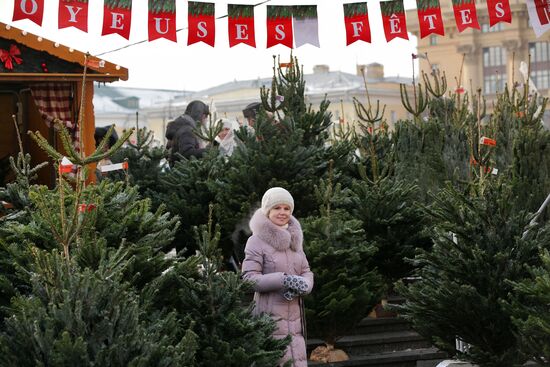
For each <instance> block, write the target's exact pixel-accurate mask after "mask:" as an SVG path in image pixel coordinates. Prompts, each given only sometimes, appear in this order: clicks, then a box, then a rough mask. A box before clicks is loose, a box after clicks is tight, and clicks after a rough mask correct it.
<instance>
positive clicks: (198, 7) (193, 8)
mask: <svg viewBox="0 0 550 367" xmlns="http://www.w3.org/2000/svg"><path fill="white" fill-rule="evenodd" d="M214 12H215V4H214V3H201V2H198V1H190V2H189V5H188V14H189V15H190V16H194V17H199V16H214Z"/></svg>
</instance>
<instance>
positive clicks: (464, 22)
mask: <svg viewBox="0 0 550 367" xmlns="http://www.w3.org/2000/svg"><path fill="white" fill-rule="evenodd" d="M453 11H454V14H455V21H456V27H457V28H458V31H459V32H463V31H464V30H465V29H468V28H474V29H480V26H479V22H478V20H477V11H476V2H475V0H453Z"/></svg>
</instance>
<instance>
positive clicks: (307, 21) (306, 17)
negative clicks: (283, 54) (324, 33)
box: [292, 5, 320, 47]
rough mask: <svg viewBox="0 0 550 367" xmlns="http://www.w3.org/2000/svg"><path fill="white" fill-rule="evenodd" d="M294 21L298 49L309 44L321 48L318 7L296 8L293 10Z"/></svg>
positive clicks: (303, 6) (301, 6)
mask: <svg viewBox="0 0 550 367" xmlns="http://www.w3.org/2000/svg"><path fill="white" fill-rule="evenodd" d="M292 21H293V27H294V42H295V44H296V47H300V46H302V45H305V44H307V43H309V44H310V45H313V46H317V47H320V46H319V24H318V21H317V5H299V6H294V8H293V9H292Z"/></svg>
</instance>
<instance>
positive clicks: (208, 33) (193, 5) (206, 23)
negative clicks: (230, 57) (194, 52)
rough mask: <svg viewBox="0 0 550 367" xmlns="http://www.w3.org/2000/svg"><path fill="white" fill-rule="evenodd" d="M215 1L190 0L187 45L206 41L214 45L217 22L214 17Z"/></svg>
mask: <svg viewBox="0 0 550 367" xmlns="http://www.w3.org/2000/svg"><path fill="white" fill-rule="evenodd" d="M214 5H215V4H214V3H201V2H197V1H189V6H188V13H187V18H188V22H189V32H188V36H187V45H192V44H194V43H197V42H204V43H206V44H207V45H210V46H212V47H214V43H215V42H216V22H215V17H214V12H215V6H214Z"/></svg>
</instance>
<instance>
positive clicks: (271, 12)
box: [266, 5, 292, 19]
mask: <svg viewBox="0 0 550 367" xmlns="http://www.w3.org/2000/svg"><path fill="white" fill-rule="evenodd" d="M266 11H267V18H268V19H279V18H291V17H292V6H284V5H268V6H267V10H266Z"/></svg>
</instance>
